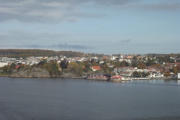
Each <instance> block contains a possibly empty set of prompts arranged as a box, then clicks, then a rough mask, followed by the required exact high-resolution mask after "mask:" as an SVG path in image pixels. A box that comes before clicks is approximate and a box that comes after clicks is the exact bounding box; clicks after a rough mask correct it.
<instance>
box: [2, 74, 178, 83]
mask: <svg viewBox="0 0 180 120" xmlns="http://www.w3.org/2000/svg"><path fill="white" fill-rule="evenodd" d="M0 77H6V78H32V79H35V78H59V79H81V80H91V81H106V82H115V83H116V82H126V81H132V80H179V79H173V78H158V79H157V78H156V79H155V78H131V79H127V80H105V79H87V78H84V77H14V76H13V77H11V76H9V75H0Z"/></svg>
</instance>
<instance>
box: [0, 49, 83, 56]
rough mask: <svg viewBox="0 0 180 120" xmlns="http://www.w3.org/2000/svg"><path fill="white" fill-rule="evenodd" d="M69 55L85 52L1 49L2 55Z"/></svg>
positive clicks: (0, 53) (0, 54)
mask: <svg viewBox="0 0 180 120" xmlns="http://www.w3.org/2000/svg"><path fill="white" fill-rule="evenodd" d="M60 55H63V56H67V57H82V56H84V55H85V54H84V53H81V52H74V51H53V50H41V49H0V57H29V56H60Z"/></svg>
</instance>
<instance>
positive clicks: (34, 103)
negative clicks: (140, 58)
mask: <svg viewBox="0 0 180 120" xmlns="http://www.w3.org/2000/svg"><path fill="white" fill-rule="evenodd" d="M0 120H180V82H178V81H161V80H159V81H156V80H150V81H131V82H127V83H110V82H97V81H88V80H70V79H69V80H60V79H23V78H21V79H20V78H0Z"/></svg>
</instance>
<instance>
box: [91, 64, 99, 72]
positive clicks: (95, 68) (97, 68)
mask: <svg viewBox="0 0 180 120" xmlns="http://www.w3.org/2000/svg"><path fill="white" fill-rule="evenodd" d="M91 69H92V71H94V72H95V71H99V70H101V67H100V66H98V65H97V66H92V67H91Z"/></svg>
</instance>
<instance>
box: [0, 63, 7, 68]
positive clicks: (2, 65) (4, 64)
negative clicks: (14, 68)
mask: <svg viewBox="0 0 180 120" xmlns="http://www.w3.org/2000/svg"><path fill="white" fill-rule="evenodd" d="M6 65H8V63H6V62H0V68H1V67H4V66H6Z"/></svg>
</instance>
